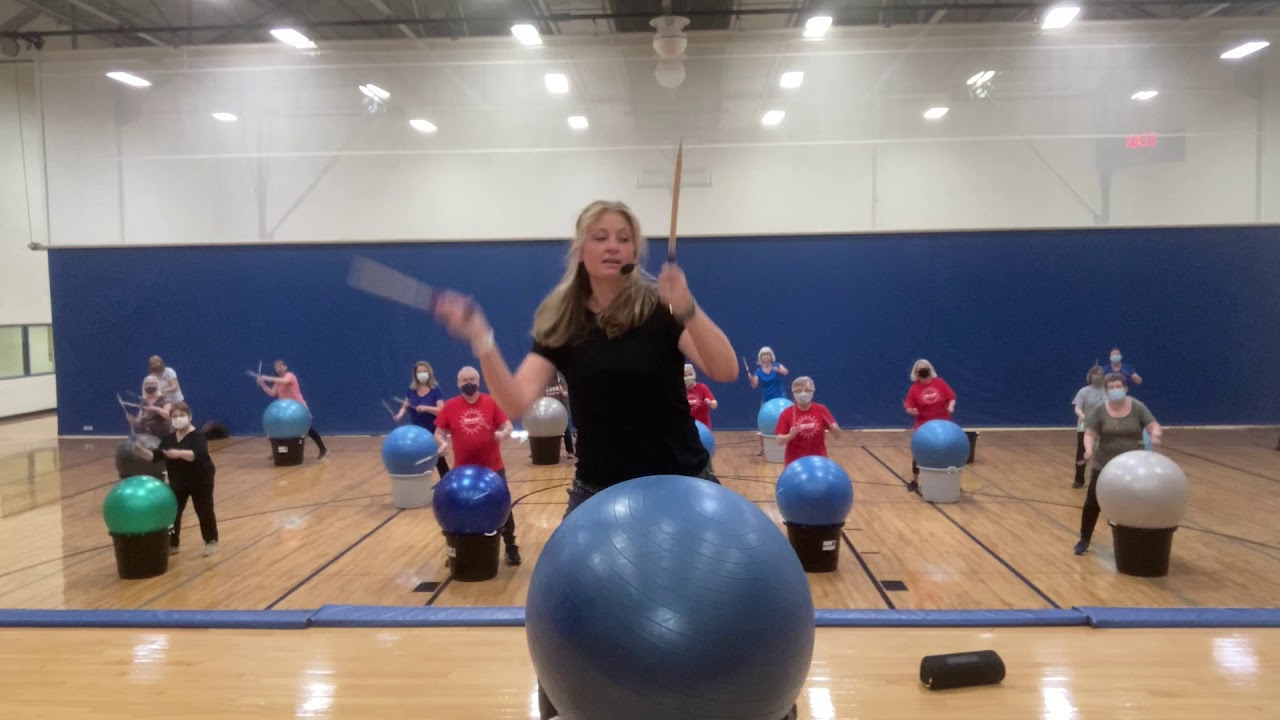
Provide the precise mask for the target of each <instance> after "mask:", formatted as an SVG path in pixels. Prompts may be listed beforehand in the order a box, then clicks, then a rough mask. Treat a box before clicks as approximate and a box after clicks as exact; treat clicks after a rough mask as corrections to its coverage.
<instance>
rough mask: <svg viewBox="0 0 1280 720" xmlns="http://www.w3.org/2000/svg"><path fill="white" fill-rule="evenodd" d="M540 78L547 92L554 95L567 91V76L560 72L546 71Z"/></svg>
mask: <svg viewBox="0 0 1280 720" xmlns="http://www.w3.org/2000/svg"><path fill="white" fill-rule="evenodd" d="M542 80H543V82H545V83H546V84H547V92H551V93H554V94H556V95H563V94H565V93H567V92H569V78H567V77H565V76H564V75H561V74H560V73H547V74H546V75H543V76H542Z"/></svg>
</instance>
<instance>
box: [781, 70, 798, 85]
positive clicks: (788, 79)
mask: <svg viewBox="0 0 1280 720" xmlns="http://www.w3.org/2000/svg"><path fill="white" fill-rule="evenodd" d="M802 83H804V73H802V72H800V71H798V70H797V71H793V72H784V73H782V77H781V78H779V80H778V84H779V85H781V86H782V87H784V88H798V87H800V85H801V84H802Z"/></svg>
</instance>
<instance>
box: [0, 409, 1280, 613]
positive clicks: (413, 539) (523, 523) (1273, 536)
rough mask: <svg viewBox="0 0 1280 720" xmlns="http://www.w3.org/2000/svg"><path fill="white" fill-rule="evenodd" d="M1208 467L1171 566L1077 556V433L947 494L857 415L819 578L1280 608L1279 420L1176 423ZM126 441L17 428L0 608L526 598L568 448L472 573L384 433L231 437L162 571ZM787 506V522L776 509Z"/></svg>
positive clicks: (1196, 468)
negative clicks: (1123, 568) (837, 515)
mask: <svg viewBox="0 0 1280 720" xmlns="http://www.w3.org/2000/svg"><path fill="white" fill-rule="evenodd" d="M1166 438H1167V441H1168V442H1167V443H1166V446H1167V448H1168V453H1169V455H1170V457H1172V458H1173V459H1175V460H1176V461H1177V462H1178V463H1179V464H1181V466H1182V467H1183V469H1184V470H1185V471H1186V473H1187V475H1188V476H1189V477H1190V479H1191V488H1192V490H1191V507H1190V511H1189V512H1188V514H1187V517H1186V520H1185V521H1184V523H1183V526H1182V528H1181V529H1180V530H1179V531H1178V533H1177V535H1176V536H1175V539H1174V555H1173V561H1172V566H1171V569H1170V573H1169V575H1168V577H1165V578H1159V579H1140V578H1132V577H1127V576H1121V575H1117V574H1116V573H1115V570H1114V562H1113V556H1112V551H1111V538H1110V532H1109V531H1108V529H1107V527H1106V525H1105V520H1104V521H1102V522H1100V523H1099V528H1098V531H1097V533H1096V535H1095V541H1094V546H1093V549H1092V550H1091V552H1090V553H1089V554H1087V555H1084V556H1083V557H1077V556H1075V555H1073V554H1072V552H1071V548H1072V545H1073V544H1074V543H1075V541H1076V539H1077V534H1078V526H1079V517H1080V511H1079V507H1080V504H1081V503H1082V501H1083V499H1084V491H1083V490H1073V489H1072V488H1071V487H1070V484H1071V475H1072V473H1071V468H1072V461H1073V459H1074V455H1073V453H1074V449H1075V437H1074V433H1073V432H1070V431H1011V432H995V431H988V432H986V433H984V434H983V435H982V438H981V440H980V441H979V446H978V458H977V460H978V461H977V463H975V464H974V465H972V466H970V467H969V468H968V469H967V470H966V471H965V475H964V489H965V493H966V494H965V496H964V499H963V501H962V502H960V503H958V504H953V505H936V506H935V505H931V504H929V503H925V502H923V501H922V500H921V499H920V498H919V497H918V496H916V495H913V494H910V493H907V492H906V491H905V489H904V486H903V480H902V478H903V477H906V476H907V475H908V474H909V472H910V465H911V461H910V456H909V448H908V447H907V442H908V437H907V435H906V433H884V432H866V433H846V434H845V435H844V436H843V437H841V438H839V439H837V440H835V442H834V443H833V445H834V448H833V451H832V456H833V459H835V460H837V461H838V462H840V463H841V464H842V465H843V466H844V467H845V469H846V470H848V472H849V474H850V476H851V477H852V478H853V481H854V487H855V500H854V509H853V513H852V514H851V516H850V518H849V520H848V522H847V524H846V528H845V540H846V542H845V544H844V547H843V548H842V549H841V562H840V568H839V570H838V571H837V572H835V573H832V574H828V575H811V576H810V583H811V586H812V589H813V595H814V603H815V605H816V606H817V607H819V608H916V609H975V608H1044V607H1064V608H1069V607H1072V606H1086V605H1103V606H1151V607H1157V606H1205V607H1221V606H1237V607H1239V606H1250V607H1270V606H1274V605H1275V604H1276V602H1277V600H1278V599H1280V523H1276V522H1275V521H1274V518H1276V517H1280V492H1278V491H1280V452H1276V450H1275V449H1274V448H1275V441H1276V438H1275V432H1274V431H1261V430H1176V429H1174V430H1170V431H1169V432H1168V433H1167V435H1166ZM717 441H718V446H719V449H718V452H717V456H716V459H715V469H716V472H717V474H718V475H719V476H720V477H721V479H722V481H723V482H724V483H725V485H727V486H728V487H730V488H733V489H734V490H736V491H738V492H741V493H743V494H744V495H745V496H747V497H748V498H750V499H752V500H754V501H756V502H757V503H758V504H759V506H760V507H761V508H762V509H763V510H764V511H765V512H767V513H769V514H770V515H772V516H774V517H775V519H778V517H777V509H776V507H775V506H774V504H773V502H772V500H773V482H774V480H775V479H776V477H777V474H778V472H780V470H781V466H779V465H770V464H767V463H765V462H764V461H763V458H760V457H757V452H758V448H759V443H758V440H757V439H756V438H755V437H754V436H753V435H751V434H748V433H718V434H717ZM117 442H118V440H115V439H93V440H81V439H61V440H60V439H58V438H57V437H56V436H55V424H54V420H53V418H52V417H45V418H37V419H34V420H27V421H21V422H17V423H10V424H7V425H0V607H10V608H14V607H19V608H77V609H94V608H116V609H124V608H149V609H276V608H278V609H310V608H316V607H319V606H321V605H324V604H337V603H349V604H373V605H425V604H431V605H436V606H494V605H498V606H502V605H523V604H524V599H525V593H526V590H527V586H528V580H529V576H530V573H531V572H532V569H533V565H534V562H535V561H536V559H537V556H538V551H539V549H540V548H541V546H542V544H543V543H544V542H545V540H546V539H547V538H548V537H549V536H550V534H551V532H552V531H553V530H554V529H555V528H556V526H557V524H558V522H559V520H560V518H561V516H562V515H563V513H564V506H565V487H566V485H567V483H568V482H569V479H570V478H571V476H572V466H571V465H570V464H569V462H568V461H564V462H562V463H561V464H560V465H558V466H550V467H546V466H544V467H534V466H531V464H530V463H529V454H528V453H529V450H528V446H527V445H521V444H518V443H515V442H512V441H508V442H507V443H506V444H505V445H504V450H503V454H504V457H505V459H506V462H507V465H508V472H509V476H510V481H511V488H512V496H513V497H514V498H518V504H517V505H516V511H515V512H516V520H517V524H518V528H517V530H518V533H519V541H520V545H521V548H522V550H523V553H524V558H525V564H524V565H523V566H521V567H518V568H511V567H507V566H505V565H504V566H503V567H502V569H501V571H500V572H499V575H498V577H497V578H496V579H494V580H492V581H489V582H484V583H454V582H450V581H449V580H448V571H447V570H446V568H445V567H444V560H445V548H444V544H443V538H442V537H441V534H440V531H439V528H438V526H437V525H436V523H435V519H434V517H433V516H432V513H431V509H430V508H429V507H428V508H421V509H414V510H398V509H396V508H395V507H393V506H392V504H391V498H390V485H389V480H388V478H387V476H386V474H385V472H384V471H383V469H382V466H381V460H380V457H379V443H380V440H379V439H378V438H371V437H335V438H332V439H330V440H328V444H329V446H330V449H331V454H330V456H329V458H327V459H326V460H324V461H322V462H317V461H316V460H315V448H314V446H312V445H310V444H308V446H307V461H306V463H305V464H304V465H302V466H299V467H295V468H276V467H274V466H273V465H272V464H271V462H270V461H269V460H268V455H269V448H268V446H267V443H266V441H265V440H263V439H261V438H235V439H232V440H229V441H221V442H218V443H214V447H215V448H216V449H215V451H214V459H215V462H216V463H217V465H218V479H217V491H216V502H217V511H218V517H219V529H220V532H221V536H222V537H221V551H220V552H219V553H218V554H217V555H215V556H213V557H211V558H204V557H201V554H200V549H201V543H200V542H199V539H200V538H199V529H198V526H197V525H196V519H195V515H194V512H193V511H191V510H190V509H188V512H187V515H186V517H185V522H184V531H183V538H184V540H185V543H184V550H183V552H182V553H181V554H179V555H177V556H174V557H173V558H172V562H171V565H170V570H169V572H168V573H167V574H165V575H164V576H162V577H159V578H154V579H150V580H140V581H122V580H120V579H119V578H118V577H117V576H116V571H115V564H114V556H113V551H112V548H111V544H110V538H109V537H108V536H107V533H106V529H105V527H104V525H103V522H102V516H101V507H102V499H103V497H104V496H105V494H106V493H107V491H108V489H109V488H110V486H111V485H112V484H113V482H114V481H115V470H114V448H115V445H116V444H117ZM779 522H780V519H779Z"/></svg>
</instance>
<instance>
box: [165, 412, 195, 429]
mask: <svg viewBox="0 0 1280 720" xmlns="http://www.w3.org/2000/svg"><path fill="white" fill-rule="evenodd" d="M170 423H171V424H172V425H173V429H174V430H186V429H187V428H189V427H191V418H189V417H183V416H182V415H178V416H177V417H174V418H173V419H172V420H170Z"/></svg>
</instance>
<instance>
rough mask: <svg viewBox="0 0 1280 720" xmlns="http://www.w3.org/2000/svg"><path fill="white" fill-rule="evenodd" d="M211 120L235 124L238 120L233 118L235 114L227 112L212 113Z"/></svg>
mask: <svg viewBox="0 0 1280 720" xmlns="http://www.w3.org/2000/svg"><path fill="white" fill-rule="evenodd" d="M213 119H214V120H218V121H220V122H235V121H236V120H239V119H240V118H238V117H236V116H235V113H229V112H216V113H214V114H213Z"/></svg>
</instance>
